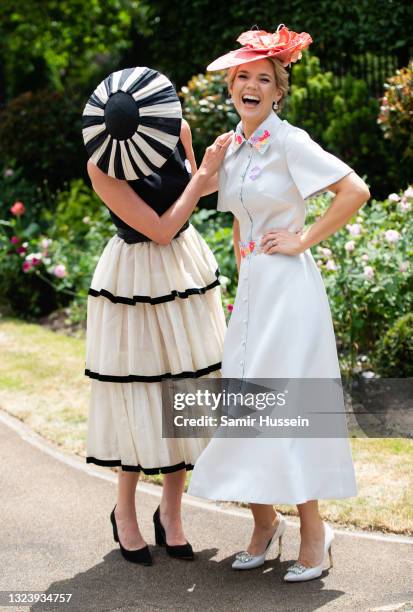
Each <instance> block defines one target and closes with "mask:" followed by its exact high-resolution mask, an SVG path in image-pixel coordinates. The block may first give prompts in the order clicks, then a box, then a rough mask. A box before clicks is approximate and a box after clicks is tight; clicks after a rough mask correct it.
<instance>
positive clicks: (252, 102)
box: [241, 95, 260, 108]
mask: <svg viewBox="0 0 413 612" xmlns="http://www.w3.org/2000/svg"><path fill="white" fill-rule="evenodd" d="M241 99H242V103H243V104H244V106H246V107H247V108H255V107H256V106H258V104H259V103H260V99H259V98H258V96H251V95H246V96H242V98H241Z"/></svg>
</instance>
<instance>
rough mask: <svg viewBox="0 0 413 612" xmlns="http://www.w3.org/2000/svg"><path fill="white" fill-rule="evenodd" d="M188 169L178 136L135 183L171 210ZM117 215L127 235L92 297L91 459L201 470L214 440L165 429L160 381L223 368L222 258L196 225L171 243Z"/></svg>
mask: <svg viewBox="0 0 413 612" xmlns="http://www.w3.org/2000/svg"><path fill="white" fill-rule="evenodd" d="M186 168H187V164H186V165H185V152H184V149H183V146H182V144H181V143H180V142H179V143H178V146H177V148H176V150H175V153H174V155H172V156H171V158H170V159H168V161H167V162H166V164H165V165H164V166H163V167H162V169H161V170H160V171H159V175H157V176H154V175H152V176H151V177H148V178H147V179H144V180H142V181H136V182H135V181H133V182H131V185H132V187H133V188H134V189H135V191H137V193H139V195H141V197H143V198H144V200H145V201H146V202H147V203H148V204H149V205H151V206H152V207H153V208H155V210H157V211H158V212H159V214H162V213H163V212H164V211H165V210H166V209H167V208H168V207H169V206H170V205H171V204H172V203H173V202H174V201H175V200H176V199H177V197H179V195H180V193H182V191H183V189H184V188H185V186H186V184H187V183H188V181H189V180H190V175H189V173H188V170H187V169H186ZM111 216H112V219H113V221H114V223H115V224H116V225H117V226H118V235H115V236H113V238H111V240H110V241H109V243H108V244H107V245H106V247H105V249H104V251H103V253H102V256H101V258H100V260H99V262H98V264H97V267H96V270H95V273H94V276H93V280H92V283H91V288H90V291H89V298H88V313H87V353H86V372H85V373H86V375H87V376H89V377H90V378H91V379H92V380H91V402H90V410H89V424H88V439H87V462H89V463H96V464H98V465H104V466H121V467H122V469H123V470H126V471H143V472H145V473H147V474H154V473H160V472H161V473H168V472H173V471H176V470H180V469H183V468H186V469H192V468H193V466H194V463H195V461H196V460H197V458H198V456H199V455H200V453H201V452H202V450H203V449H204V448H205V446H206V445H207V443H208V441H209V440H208V439H206V438H179V439H178V438H177V439H175V438H163V437H162V390H161V383H162V381H163V380H167V379H170V378H197V377H217V376H220V368H221V358H222V346H223V340H224V334H225V331H226V324H225V316H224V313H223V310H222V305H221V293H220V286H219V271H218V266H217V262H216V260H215V257H214V255H213V254H212V252H211V250H210V249H209V247H208V246H207V244H206V242H205V241H204V240H203V238H202V237H201V236H200V235H199V234H198V232H197V231H196V230H195V228H194V227H193V226H191V225H189V226H188V227H186V226H184V228H183V229H182V230H181V232H180V233H179V235H177V237H175V238H174V239H173V240H172V241H171V243H170V244H168V245H164V246H162V245H159V244H156V243H155V242H152V241H149V240H147V239H146V240H145V237H142V236H138V233H137V232H134V230H132V229H131V228H128V226H126V224H124V223H123V222H122V221H121V220H120V219H119V218H118V217H116V216H115V215H113V213H112V214H111ZM185 227H186V229H185ZM136 236H138V239H141V240H144V241H141V242H136V241H135V242H134V240H136Z"/></svg>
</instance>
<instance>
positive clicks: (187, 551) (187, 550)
mask: <svg viewBox="0 0 413 612" xmlns="http://www.w3.org/2000/svg"><path fill="white" fill-rule="evenodd" d="M153 526H154V529H155V542H156V543H157V544H158V546H165V548H166V552H167V553H168V555H169V556H170V557H174V558H175V559H183V560H185V561H192V560H193V559H194V557H195V555H194V551H193V550H192V546H191V545H190V543H189V542H187V543H186V544H177V545H176V546H169V544H168V542H167V541H166V532H165V529H164V526H163V525H162V523H161V515H160V508H159V506H158V507H157V509H156V511H155V514H154V515H153Z"/></svg>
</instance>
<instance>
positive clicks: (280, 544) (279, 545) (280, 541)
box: [278, 534, 284, 559]
mask: <svg viewBox="0 0 413 612" xmlns="http://www.w3.org/2000/svg"><path fill="white" fill-rule="evenodd" d="M283 535H284V534H281V535H280V537H279V538H278V556H279V557H280V559H281V553H282V549H283Z"/></svg>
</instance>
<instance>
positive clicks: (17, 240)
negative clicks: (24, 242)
mask: <svg viewBox="0 0 413 612" xmlns="http://www.w3.org/2000/svg"><path fill="white" fill-rule="evenodd" d="M20 240H21V238H19V237H18V236H12V237H11V238H10V242H11V243H12V244H19V242H20Z"/></svg>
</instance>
